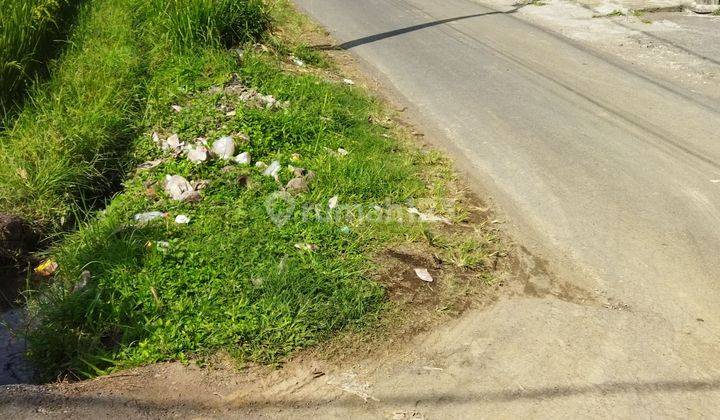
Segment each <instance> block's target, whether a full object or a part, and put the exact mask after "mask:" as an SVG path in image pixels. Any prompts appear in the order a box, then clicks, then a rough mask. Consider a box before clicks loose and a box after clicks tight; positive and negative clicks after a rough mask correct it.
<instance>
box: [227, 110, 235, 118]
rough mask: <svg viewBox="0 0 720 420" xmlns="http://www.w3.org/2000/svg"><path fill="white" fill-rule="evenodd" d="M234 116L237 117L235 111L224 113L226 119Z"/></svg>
mask: <svg viewBox="0 0 720 420" xmlns="http://www.w3.org/2000/svg"><path fill="white" fill-rule="evenodd" d="M236 115H237V111H235V110H232V111H228V112H226V113H225V116H227V117H234V116H236Z"/></svg>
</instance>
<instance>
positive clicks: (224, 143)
mask: <svg viewBox="0 0 720 420" xmlns="http://www.w3.org/2000/svg"><path fill="white" fill-rule="evenodd" d="M212 153H213V155H214V156H216V157H217V158H218V159H223V160H230V159H232V158H233V156H234V155H235V142H234V141H233V139H232V137H229V136H224V137H220V138H219V139H218V140H216V141H215V143H213V145H212Z"/></svg>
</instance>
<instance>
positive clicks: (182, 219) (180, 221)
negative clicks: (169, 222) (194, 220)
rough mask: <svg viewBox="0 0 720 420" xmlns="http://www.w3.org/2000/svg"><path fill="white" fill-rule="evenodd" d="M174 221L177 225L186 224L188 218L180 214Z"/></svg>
mask: <svg viewBox="0 0 720 420" xmlns="http://www.w3.org/2000/svg"><path fill="white" fill-rule="evenodd" d="M175 223H177V224H178V225H187V224H188V223H190V218H189V217H187V216H186V215H184V214H180V215H178V216H177V217H176V218H175Z"/></svg>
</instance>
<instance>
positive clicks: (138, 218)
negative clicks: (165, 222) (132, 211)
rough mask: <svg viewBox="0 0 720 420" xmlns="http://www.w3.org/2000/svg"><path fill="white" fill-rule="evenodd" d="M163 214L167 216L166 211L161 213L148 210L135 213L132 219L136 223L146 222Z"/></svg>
mask: <svg viewBox="0 0 720 420" xmlns="http://www.w3.org/2000/svg"><path fill="white" fill-rule="evenodd" d="M165 216H167V213H163V212H161V211H150V212H147V213H138V214H136V215H135V217H134V219H135V222H136V223H139V224H146V223H148V222H151V221H153V220H156V219H161V218H163V217H165Z"/></svg>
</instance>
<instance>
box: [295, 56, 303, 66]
mask: <svg viewBox="0 0 720 420" xmlns="http://www.w3.org/2000/svg"><path fill="white" fill-rule="evenodd" d="M292 61H293V63H295V65H296V66H298V67H304V66H305V62H304V61H302V60H301V59H299V58H297V57H293V58H292Z"/></svg>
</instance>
